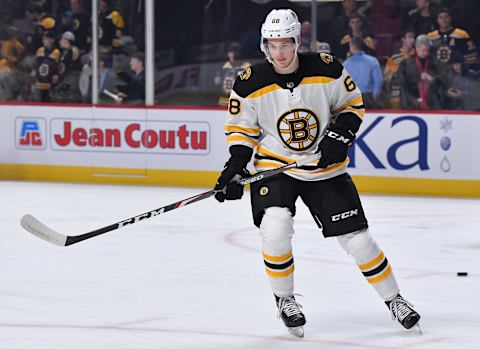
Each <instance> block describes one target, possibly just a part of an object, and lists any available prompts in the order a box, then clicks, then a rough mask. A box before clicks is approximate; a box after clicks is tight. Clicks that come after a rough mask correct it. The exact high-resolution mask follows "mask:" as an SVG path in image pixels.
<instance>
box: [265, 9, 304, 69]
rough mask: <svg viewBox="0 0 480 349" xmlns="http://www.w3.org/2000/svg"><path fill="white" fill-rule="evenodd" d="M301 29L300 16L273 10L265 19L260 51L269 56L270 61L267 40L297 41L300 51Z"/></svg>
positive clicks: (296, 46) (286, 10) (290, 11)
mask: <svg viewBox="0 0 480 349" xmlns="http://www.w3.org/2000/svg"><path fill="white" fill-rule="evenodd" d="M301 27H302V25H301V24H300V22H299V21H298V16H297V14H296V13H295V12H294V11H293V10H290V9H279V10H272V11H271V12H270V13H269V14H268V15H267V17H266V18H265V22H264V23H263V24H262V29H261V34H262V37H261V39H260V49H261V50H262V52H263V53H264V54H265V56H267V59H268V60H269V61H270V54H269V52H268V47H267V39H285V38H292V39H294V40H295V48H296V49H298V47H299V46H300V28H301Z"/></svg>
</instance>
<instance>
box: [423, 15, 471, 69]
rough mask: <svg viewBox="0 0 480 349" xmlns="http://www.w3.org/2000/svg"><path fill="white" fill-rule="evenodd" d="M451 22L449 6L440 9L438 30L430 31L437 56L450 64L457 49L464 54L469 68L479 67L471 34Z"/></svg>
mask: <svg viewBox="0 0 480 349" xmlns="http://www.w3.org/2000/svg"><path fill="white" fill-rule="evenodd" d="M451 23H452V17H451V16H450V11H449V10H448V9H447V8H442V9H440V10H439V11H438V14H437V24H438V30H434V31H432V32H430V33H428V37H429V38H430V40H431V41H432V45H433V47H434V48H435V55H436V58H437V59H438V60H439V61H440V62H442V63H445V64H448V63H449V62H450V58H451V56H452V52H454V51H457V52H459V53H461V54H462V55H463V58H464V64H465V65H466V66H467V67H468V68H470V69H477V68H478V67H477V63H478V60H477V50H476V48H475V44H474V43H473V41H472V40H471V39H470V35H469V34H468V33H467V32H466V31H465V30H462V29H460V28H454V27H452V25H451Z"/></svg>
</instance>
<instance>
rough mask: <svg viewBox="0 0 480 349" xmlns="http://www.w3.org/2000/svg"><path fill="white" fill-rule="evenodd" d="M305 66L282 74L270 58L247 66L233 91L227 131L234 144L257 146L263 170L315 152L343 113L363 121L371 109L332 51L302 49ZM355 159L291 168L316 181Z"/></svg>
mask: <svg viewBox="0 0 480 349" xmlns="http://www.w3.org/2000/svg"><path fill="white" fill-rule="evenodd" d="M299 63H300V66H299V69H298V70H297V72H296V73H293V74H289V75H280V74H276V73H275V72H274V70H273V67H272V65H271V64H270V63H268V62H266V61H265V62H262V63H259V64H256V65H253V66H251V67H248V68H246V69H245V70H244V71H243V72H242V73H241V74H240V75H239V76H238V77H237V79H236V81H235V84H234V86H233V90H232V92H231V94H230V100H229V105H228V117H227V121H226V125H225V133H226V135H227V141H228V144H229V146H232V145H236V144H238V145H244V146H247V147H250V148H254V151H255V158H254V166H255V169H256V170H257V171H264V170H269V169H273V168H278V167H280V166H283V165H285V164H286V163H289V162H293V161H296V160H299V159H302V158H304V157H305V156H309V155H313V154H314V153H315V151H316V150H317V147H318V143H319V142H320V140H321V139H322V135H323V132H324V131H325V129H326V128H327V126H328V125H329V124H330V123H331V122H335V120H336V118H338V117H339V115H341V114H344V113H351V114H353V115H354V116H355V119H356V118H357V117H358V120H355V121H358V125H359V124H360V122H361V119H362V118H363V116H364V114H365V107H364V105H363V100H362V95H361V92H360V90H359V89H358V87H357V86H356V84H355V83H354V81H353V80H352V79H351V77H350V76H349V75H348V72H347V71H346V70H345V69H344V68H343V66H342V65H341V64H340V63H339V62H338V61H337V60H336V59H334V58H333V57H332V56H331V55H329V54H326V53H320V54H317V53H315V54H299ZM348 162H349V159H348V157H347V159H346V160H345V161H344V162H342V163H338V164H333V165H331V166H329V167H328V168H326V169H319V168H316V166H315V165H316V164H315V163H311V164H309V165H306V166H303V167H300V168H296V169H291V170H289V171H287V172H286V174H287V175H290V176H292V177H294V178H297V179H300V180H306V181H316V180H323V179H328V178H331V177H334V176H337V175H339V174H341V173H344V172H345V171H346V167H347V165H348Z"/></svg>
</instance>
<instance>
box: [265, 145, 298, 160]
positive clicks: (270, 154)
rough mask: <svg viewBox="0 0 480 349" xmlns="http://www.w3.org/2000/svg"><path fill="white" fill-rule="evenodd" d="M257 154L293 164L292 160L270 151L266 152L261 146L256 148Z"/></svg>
mask: <svg viewBox="0 0 480 349" xmlns="http://www.w3.org/2000/svg"><path fill="white" fill-rule="evenodd" d="M257 152H258V153H259V154H263V155H268V156H271V157H273V158H277V159H280V160H283V161H286V162H294V161H295V160H294V159H291V158H287V157H284V156H281V155H277V154H275V153H272V152H271V151H270V150H267V149H265V148H264V147H262V146H260V147H258V149H257Z"/></svg>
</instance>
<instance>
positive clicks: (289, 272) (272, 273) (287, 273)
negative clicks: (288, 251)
mask: <svg viewBox="0 0 480 349" xmlns="http://www.w3.org/2000/svg"><path fill="white" fill-rule="evenodd" d="M294 270H295V265H294V264H292V265H291V266H290V267H289V268H288V269H286V270H284V271H274V270H271V269H268V268H265V271H266V272H267V274H268V276H271V277H273V278H284V277H287V276H290V275H292V274H293V272H294Z"/></svg>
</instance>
